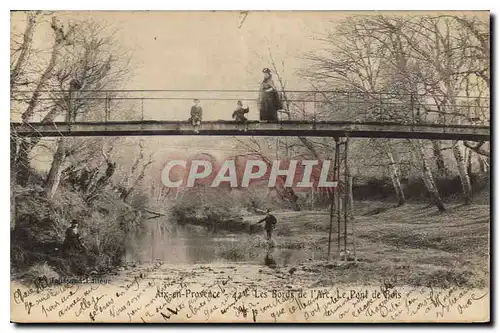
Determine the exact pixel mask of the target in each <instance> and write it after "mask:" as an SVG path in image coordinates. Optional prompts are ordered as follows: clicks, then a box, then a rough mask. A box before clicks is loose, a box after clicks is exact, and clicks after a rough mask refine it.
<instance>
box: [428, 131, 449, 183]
mask: <svg viewBox="0 0 500 333" xmlns="http://www.w3.org/2000/svg"><path fill="white" fill-rule="evenodd" d="M431 142H432V152H433V154H434V158H435V159H436V165H437V169H438V172H439V175H440V176H442V177H444V176H446V175H447V174H448V170H447V169H446V165H445V164H444V157H443V152H442V151H441V141H439V140H432V141H431Z"/></svg>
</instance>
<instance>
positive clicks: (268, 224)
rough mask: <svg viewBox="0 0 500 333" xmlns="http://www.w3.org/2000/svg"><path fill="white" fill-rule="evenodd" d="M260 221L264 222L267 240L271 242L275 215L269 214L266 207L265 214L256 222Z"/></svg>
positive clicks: (275, 221) (276, 221)
mask: <svg viewBox="0 0 500 333" xmlns="http://www.w3.org/2000/svg"><path fill="white" fill-rule="evenodd" d="M262 222H265V223H264V230H266V238H267V241H268V242H271V240H272V237H273V230H274V228H275V227H276V223H278V220H277V219H276V217H275V216H274V215H273V214H271V211H270V210H269V209H268V210H267V211H266V216H265V217H264V218H263V219H262V220H260V221H259V222H257V224H259V223H262Z"/></svg>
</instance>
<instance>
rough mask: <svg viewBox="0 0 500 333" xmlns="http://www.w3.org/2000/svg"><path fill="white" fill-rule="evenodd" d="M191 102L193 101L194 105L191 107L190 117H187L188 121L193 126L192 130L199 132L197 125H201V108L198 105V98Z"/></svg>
mask: <svg viewBox="0 0 500 333" xmlns="http://www.w3.org/2000/svg"><path fill="white" fill-rule="evenodd" d="M193 102H194V105H193V106H192V107H191V117H190V118H189V121H190V122H191V124H192V125H193V126H194V132H195V133H199V131H198V126H200V125H201V119H202V116H203V109H202V108H201V106H200V100H199V99H195V100H194V101H193Z"/></svg>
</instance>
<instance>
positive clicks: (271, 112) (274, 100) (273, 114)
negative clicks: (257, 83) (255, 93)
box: [259, 91, 282, 121]
mask: <svg viewBox="0 0 500 333" xmlns="http://www.w3.org/2000/svg"><path fill="white" fill-rule="evenodd" d="M281 108H282V104H281V100H280V98H279V96H278V93H277V92H276V91H271V92H263V93H262V100H261V102H260V106H259V110H260V120H268V121H278V110H279V109H281Z"/></svg>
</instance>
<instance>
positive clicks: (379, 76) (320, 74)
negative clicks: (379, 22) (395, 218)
mask: <svg viewBox="0 0 500 333" xmlns="http://www.w3.org/2000/svg"><path fill="white" fill-rule="evenodd" d="M369 29H371V28H370V27H369V26H368V24H367V23H366V22H365V21H364V20H363V19H361V18H358V19H350V20H349V21H345V22H343V23H341V24H339V25H338V26H337V27H336V30H335V31H334V32H329V33H327V34H326V35H325V36H323V37H321V38H320V40H321V41H323V42H325V43H326V44H327V45H328V47H327V49H326V50H324V51H319V52H315V53H313V54H308V55H306V59H307V60H309V61H310V62H311V66H310V68H308V69H306V70H304V71H302V72H301V74H302V75H303V76H304V77H305V78H308V79H309V80H311V81H312V83H313V87H315V88H316V90H317V91H318V93H319V94H321V95H322V98H323V108H324V109H325V110H327V111H328V112H321V114H322V115H323V117H325V118H326V119H332V118H333V119H337V118H339V119H343V120H345V119H347V120H351V121H352V120H355V119H365V120H372V121H373V120H381V119H382V118H392V119H394V118H397V117H401V115H400V114H399V113H398V112H397V111H399V110H394V109H391V108H389V107H384V106H382V103H381V98H382V96H381V95H380V94H378V92H379V91H383V90H384V89H385V88H386V87H387V82H386V79H385V77H384V73H386V72H387V70H388V68H389V65H388V64H387V63H386V62H384V61H383V60H384V59H385V58H387V57H388V52H389V51H388V49H387V48H386V47H384V43H386V42H388V41H387V40H386V39H383V40H382V41H380V40H379V39H378V38H377V36H373V35H372V34H370V33H367V32H366V31H367V30H369ZM335 90H337V91H338V92H335ZM324 91H333V92H328V93H325V92H324ZM345 91H349V92H350V93H344V92H345ZM351 105H355V106H356V107H351ZM372 144H376V141H373V142H372ZM387 147H388V145H387V144H383V145H381V146H380V147H379V148H380V149H381V150H383V155H385V156H387V158H388V161H389V165H390V166H391V168H392V170H393V171H392V172H391V175H392V176H393V177H399V174H400V173H399V172H398V163H397V162H396V161H395V157H394V155H393V153H392V152H391V150H390V149H388V148H387ZM393 186H394V190H395V193H396V196H397V197H398V202H399V203H400V204H402V203H403V202H404V194H403V190H402V188H401V181H400V180H399V179H397V180H395V181H393Z"/></svg>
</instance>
